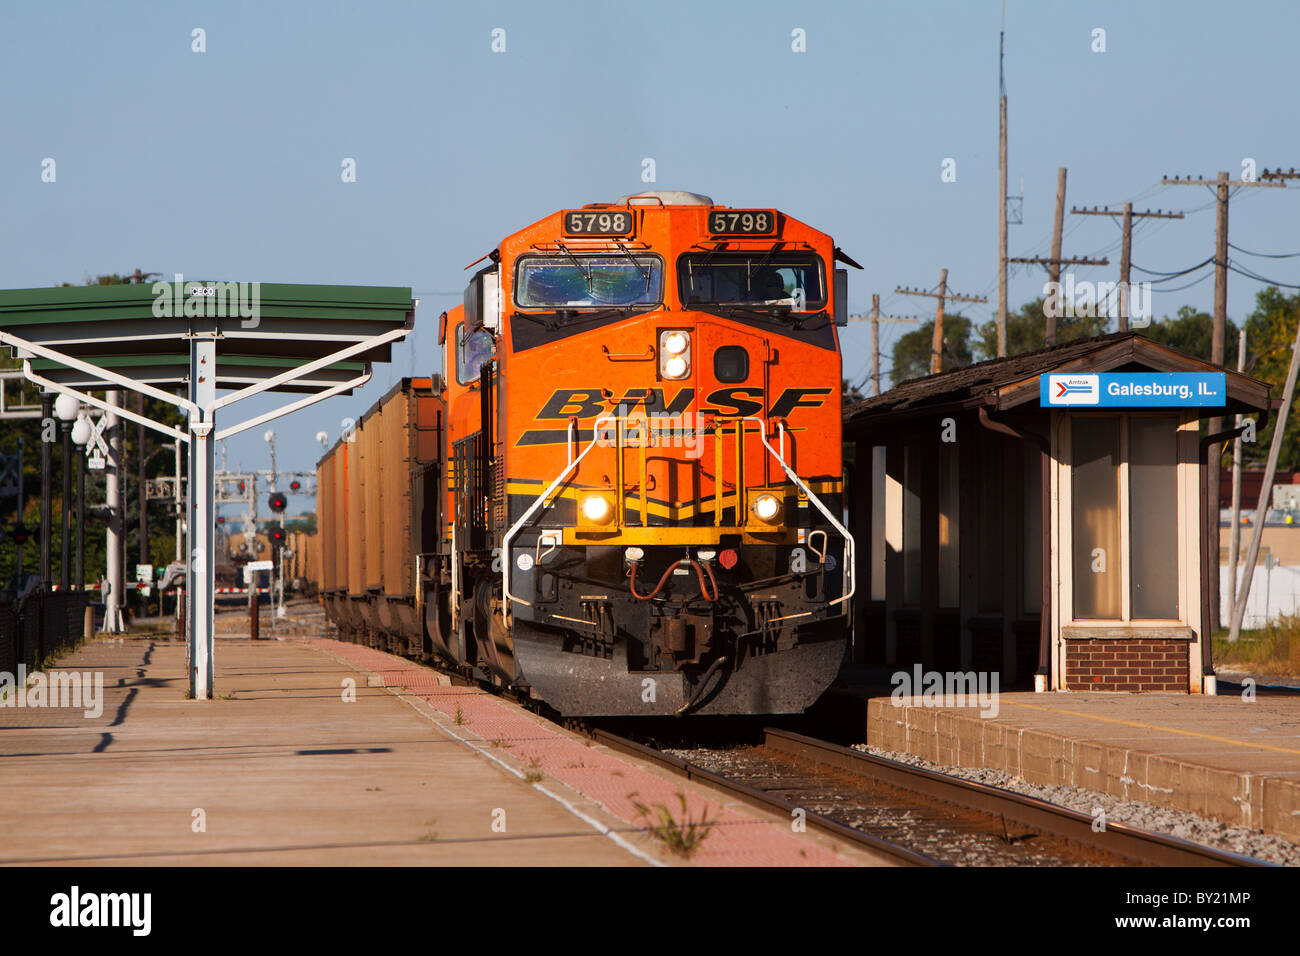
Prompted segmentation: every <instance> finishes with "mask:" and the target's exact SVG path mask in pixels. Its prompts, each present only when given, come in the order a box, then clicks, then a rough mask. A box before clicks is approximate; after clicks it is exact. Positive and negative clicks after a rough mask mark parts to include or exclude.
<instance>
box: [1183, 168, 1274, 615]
mask: <svg viewBox="0 0 1300 956" xmlns="http://www.w3.org/2000/svg"><path fill="white" fill-rule="evenodd" d="M1264 172H1265V175H1268V171H1267V170H1265V171H1264ZM1160 182H1161V185H1164V186H1214V187H1215V195H1216V197H1217V199H1218V214H1217V215H1216V216H1215V222H1214V326H1213V331H1212V333H1211V336H1210V361H1211V362H1213V363H1214V364H1215V365H1222V364H1223V355H1224V341H1223V340H1224V335H1225V331H1224V330H1225V329H1226V327H1227V323H1228V188H1229V187H1230V186H1238V187H1243V188H1244V187H1248V186H1260V187H1271V188H1274V189H1285V188H1286V183H1284V182H1260V181H1258V180H1248V179H1235V180H1234V179H1229V178H1228V174H1227V173H1226V172H1220V173H1219V175H1218V178H1216V179H1193V178H1192V177H1190V176H1189V177H1187V178H1186V179H1181V178H1179V177H1177V176H1175V177H1173V178H1172V179H1171V178H1170V177H1168V176H1164V177H1162V178H1161V180H1160ZM1285 417H1286V413H1285V412H1283V413H1282V414H1281V418H1285ZM1207 427H1208V428H1209V434H1211V435H1214V434H1217V433H1218V432H1220V431H1222V430H1223V419H1222V418H1218V417H1215V418H1211V419H1210V420H1209V422H1208V423H1207ZM1216 452H1217V449H1216ZM1212 460H1213V462H1214V465H1213V466H1212V467H1211V468H1210V481H1209V485H1210V486H1209V488H1208V489H1206V491H1207V493H1208V494H1209V496H1210V502H1211V505H1212V513H1213V515H1214V520H1213V521H1212V522H1210V553H1211V554H1212V555H1214V560H1215V562H1216V563H1217V562H1218V560H1219V521H1218V515H1219V479H1220V475H1219V468H1220V462H1219V458H1218V455H1217V454H1215V455H1213V456H1212ZM1270 480H1271V479H1270ZM1267 493H1268V488H1267V487H1266V488H1264V489H1263V490H1262V491H1261V492H1260V495H1261V500H1262V498H1263V496H1265V495H1267ZM1260 520H1261V521H1262V520H1263V519H1262V518H1261V519H1260ZM1251 560H1252V561H1253V560H1254V558H1253V557H1252V558H1251ZM1250 573H1251V572H1250V571H1249V570H1247V572H1246V580H1247V581H1249V580H1250ZM1210 587H1211V593H1210V628H1211V630H1215V631H1217V630H1219V628H1221V627H1222V626H1223V615H1222V614H1221V613H1220V611H1219V575H1218V573H1217V572H1216V573H1215V574H1212V575H1210ZM1247 590H1248V591H1249V587H1247ZM1236 619H1237V615H1236V614H1234V615H1233V620H1234V621H1235V620H1236Z"/></svg>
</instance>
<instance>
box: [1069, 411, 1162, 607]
mask: <svg viewBox="0 0 1300 956" xmlns="http://www.w3.org/2000/svg"><path fill="white" fill-rule="evenodd" d="M1070 429H1071V439H1070V446H1071V448H1070V450H1071V477H1070V485H1071V509H1070V510H1071V537H1072V540H1073V546H1072V548H1071V552H1072V558H1073V561H1072V564H1073V577H1072V580H1073V595H1074V611H1073V616H1074V619H1075V620H1098V621H1134V620H1178V619H1179V613H1180V606H1179V580H1180V578H1179V567H1180V548H1179V537H1178V535H1179V520H1178V507H1179V505H1178V421H1177V420H1176V419H1175V418H1172V417H1170V416H1167V415H1166V416H1143V415H1106V416H1098V417H1091V416H1089V417H1084V416H1073V417H1072V419H1071V422H1070Z"/></svg>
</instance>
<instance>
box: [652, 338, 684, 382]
mask: <svg viewBox="0 0 1300 956" xmlns="http://www.w3.org/2000/svg"><path fill="white" fill-rule="evenodd" d="M690 373H691V335H690V333H689V332H684V331H681V330H675V331H668V332H660V333H659V374H660V375H661V376H662V377H664V378H667V379H681V378H685V377H686V376H687V375H689V374H690Z"/></svg>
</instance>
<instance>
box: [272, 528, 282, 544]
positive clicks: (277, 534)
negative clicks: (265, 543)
mask: <svg viewBox="0 0 1300 956" xmlns="http://www.w3.org/2000/svg"><path fill="white" fill-rule="evenodd" d="M270 533H271V540H272V541H283V540H284V529H283V528H281V527H280V526H279V525H276V526H275V527H274V528H272V529H271V532H270Z"/></svg>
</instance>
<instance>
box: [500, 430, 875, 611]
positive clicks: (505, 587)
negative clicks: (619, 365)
mask: <svg viewBox="0 0 1300 956" xmlns="http://www.w3.org/2000/svg"><path fill="white" fill-rule="evenodd" d="M749 422H754V423H755V424H757V425H758V438H759V440H760V441H761V442H762V443H763V447H764V448H766V449H767V451H768V452H769V453H770V454H771V456H772V457H773V458H774V459H776V462H777V464H779V465H780V466H781V470H782V471H783V472H784V473H785V475H786V477H787V478H789V479H790V481H791V482H792V483H793V484H794V485H795V487H796V488H798V489H799V491H800V492H802V493H803V495H804V496H805V497H806V498H807V499H808V501H809V502H810V503H811V504H812V505H813V507H815V508H816V509H817V510H818V511H819V512H820V513H821V515H822V517H824V518H825V519H826V520H827V521H828V522H829V523H830V525H831V527H833V528H834V529H835V531H836V532H837V533H838V534H839V535H840V536H841V537H842V538H843V539H844V580H845V583H846V584H847V589H846V590H845V593H844V594H842V595H841V596H840V597H838V598H835V599H834V600H832V601H829V602H827V603H828V606H832V607H833V606H835V605H837V604H844V603H846V602H848V601H851V600H852V599H853V595H854V594H855V593H856V592H857V574H856V556H855V544H856V542H855V541H854V538H853V535H852V533H851V532H850V531H849V529H848V528H846V527H845V526H844V525H843V523H841V522H840V521H839V519H837V518H836V517H835V515H834V514H833V513H832V512H831V510H830V508H828V507H827V506H826V504H825V502H823V501H822V500H821V499H820V498H819V497H818V496H817V494H816V492H814V491H813V490H812V488H811V487H809V485H808V483H807V482H806V481H804V480H803V479H802V478H800V477H799V475H798V474H797V473H796V472H795V471H794V469H793V468H791V467H790V465H789V464H788V463H787V462H786V460H785V447H786V439H785V423H784V422H777V427H776V431H777V437H778V441H779V445H780V448H779V450H778V449H777V448H774V447H772V445H771V443H770V442H769V441H768V440H767V431H768V422H766V421H764V420H763V419H761V418H759V417H757V416H748V417H746V418H743V419H737V420H736V425H737V429H736V430H737V440H736V444H737V452H736V468H737V472H736V475H737V482H736V501H737V506H736V507H737V515H739V509H740V501H741V499H742V498H743V487H742V486H743V485H744V480H743V476H744V452H743V445H744V441H743V437H744V436H745V435H748V434H751V433H750V432H748V431H747V429H746V425H747V424H748V423H749ZM602 423H607V427H608V423H612V424H613V426H614V429H615V436H616V437H615V447H616V454H617V457H618V462H617V477H616V487H617V488H618V489H619V494H618V495H617V496H616V498H617V504H616V508H617V515H618V521H619V523H620V525H621V524H622V522H623V518H624V510H623V503H622V502H623V498H624V494H623V466H622V459H623V453H624V450H625V449H624V445H623V425H624V422H623V421H622V420H621V419H620V418H619V417H618V416H615V415H604V416H601V417H600V418H597V419H596V421H595V422H594V423H593V425H592V434H591V440H590V441H589V442H588V443H587V446H586V447H585V448H584V449H583V450H582V452H581V453H580V454H577V455H575V454H574V452H575V451H576V448H577V440H576V434H575V433H576V425H575V424H574V423H573V422H570V426H569V434H570V440H569V456H568V461H567V462H566V464H565V466H564V468H562V469H561V470H560V472H559V474H557V475H556V476H555V479H554V480H553V481H552V482H551V483H550V485H548V486H547V488H546V490H545V491H543V492H542V493H541V494H540V495H538V496H537V497H536V498H535V499H533V502H532V504H530V505H529V506H528V508H527V509H526V510H525V511H524V513H523V514H522V515H520V516H519V519H518V520H517V521H515V523H514V524H512V525H511V526H510V529H509V530H508V531H507V532H506V534H505V537H503V538H502V540H501V595H502V604H501V610H502V615H503V616H504V615H505V614H507V613H508V612H509V608H510V603H511V602H512V601H513V602H518V603H519V604H522V605H524V606H525V607H532V603H531V602H529V601H527V600H525V599H524V598H522V597H519V596H518V595H515V594H512V593H511V591H510V569H511V567H513V564H514V562H513V560H512V558H511V554H510V545H511V542H513V541H514V539H515V537H516V536H517V535H518V534H519V532H520V531H522V530H523V528H524V527H525V526H527V524H528V522H529V521H531V520H532V518H533V516H534V515H535V514H536V513H537V512H538V510H540V509H541V508H542V507H543V506H544V505H545V503H546V502H547V501H549V500H550V499H551V496H552V495H553V494H555V492H556V490H557V489H559V487H560V485H562V484H563V483H564V482H565V480H567V479H568V477H569V475H570V474H571V473H572V472H573V471H574V469H576V468H577V467H578V465H579V464H580V463H581V462H582V460H583V459H584V458H586V457H587V455H588V454H590V452H591V450H592V449H593V448H595V447H596V446H597V445H598V444H601V443H602V442H603V441H606V440H607V438H606V436H605V435H604V434H602V430H601V425H602ZM642 427H644V426H642ZM644 434H645V433H644V432H643V436H644ZM715 439H716V442H717V444H716V445H715V448H716V451H715V465H714V468H715V472H716V473H715V476H714V487H715V489H716V492H715V494H716V498H715V508H716V512H715V519H714V521H715V524H720V523H721V520H722V493H721V490H722V476H721V459H722V452H721V441H722V439H721V435H720V433H719V432H716V431H715ZM646 444H647V441H646V440H645V438H644V437H643V439H642V441H641V442H640V446H641V467H640V471H641V480H640V496H641V502H642V504H641V521H642V523H643V524H645V525H647V526H648V525H649V514H648V511H647V504H648V502H647V499H646V475H645V445H646ZM737 521H739V517H738V518H737ZM819 557H820V559H821V560H822V561H823V562H824V561H825V550H824V549H823V551H822V553H821V555H820V556H819ZM811 613H812V612H811V611H804V612H802V613H800V614H795V615H789V616H790V617H806V616H808V615H809V614H811ZM781 620H784V618H782V619H781Z"/></svg>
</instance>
